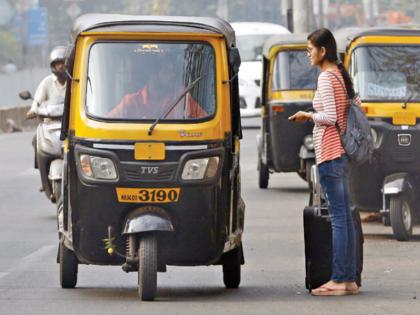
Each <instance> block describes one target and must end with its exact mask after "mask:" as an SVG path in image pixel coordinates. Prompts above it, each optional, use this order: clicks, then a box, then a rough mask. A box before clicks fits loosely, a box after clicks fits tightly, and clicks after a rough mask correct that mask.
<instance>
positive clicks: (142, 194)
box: [116, 187, 181, 203]
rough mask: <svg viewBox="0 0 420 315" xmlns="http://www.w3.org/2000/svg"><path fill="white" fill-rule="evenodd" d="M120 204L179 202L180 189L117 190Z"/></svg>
mask: <svg viewBox="0 0 420 315" xmlns="http://www.w3.org/2000/svg"><path fill="white" fill-rule="evenodd" d="M116 190H117V196H118V202H129V203H170V202H178V198H179V193H180V191H181V189H180V188H119V187H117V188H116Z"/></svg>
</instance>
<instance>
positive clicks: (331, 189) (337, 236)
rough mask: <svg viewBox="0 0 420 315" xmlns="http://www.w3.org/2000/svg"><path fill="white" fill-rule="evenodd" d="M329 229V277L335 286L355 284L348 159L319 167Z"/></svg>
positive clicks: (344, 158) (353, 233)
mask: <svg viewBox="0 0 420 315" xmlns="http://www.w3.org/2000/svg"><path fill="white" fill-rule="evenodd" d="M318 170H319V179H320V184H321V187H322V190H323V192H324V195H325V198H326V199H327V203H328V212H329V214H330V217H331V226H332V250H333V252H332V257H333V261H332V275H331V280H334V281H336V282H344V281H345V282H352V281H355V280H356V234H355V228H354V222H353V216H352V212H351V200H350V193H349V183H348V174H349V161H348V158H347V156H345V155H343V156H342V157H341V158H338V159H335V160H331V161H326V162H323V163H321V164H319V165H318Z"/></svg>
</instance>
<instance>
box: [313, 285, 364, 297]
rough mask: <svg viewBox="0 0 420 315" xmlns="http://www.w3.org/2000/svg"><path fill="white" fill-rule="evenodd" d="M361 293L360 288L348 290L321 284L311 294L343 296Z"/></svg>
mask: <svg viewBox="0 0 420 315" xmlns="http://www.w3.org/2000/svg"><path fill="white" fill-rule="evenodd" d="M357 293H359V290H357V291H356V290H350V291H349V290H346V289H332V288H329V287H327V286H320V287H319V288H316V289H314V290H312V291H311V294H312V295H314V296H343V295H353V294H357Z"/></svg>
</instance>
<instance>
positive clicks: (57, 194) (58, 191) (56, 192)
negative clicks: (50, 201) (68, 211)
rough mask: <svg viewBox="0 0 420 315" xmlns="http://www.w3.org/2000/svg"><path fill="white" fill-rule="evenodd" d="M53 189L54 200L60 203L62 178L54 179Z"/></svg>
mask: <svg viewBox="0 0 420 315" xmlns="http://www.w3.org/2000/svg"><path fill="white" fill-rule="evenodd" d="M52 191H53V194H54V200H55V202H56V204H58V201H59V200H60V197H61V179H60V180H54V181H52Z"/></svg>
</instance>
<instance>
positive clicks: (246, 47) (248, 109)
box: [231, 22, 290, 117]
mask: <svg viewBox="0 0 420 315" xmlns="http://www.w3.org/2000/svg"><path fill="white" fill-rule="evenodd" d="M231 25H232V27H233V29H234V30H235V33H236V42H237V46H238V48H239V52H240V54H241V60H242V63H241V68H240V70H239V95H240V106H241V117H256V116H259V115H260V112H261V103H260V102H261V100H260V95H261V87H260V86H261V73H262V67H261V65H262V63H261V60H262V46H263V44H264V42H265V40H266V39H267V38H269V37H271V36H272V35H280V34H290V32H289V30H288V29H287V28H285V27H283V26H281V25H278V24H273V23H263V22H235V23H232V24H231Z"/></svg>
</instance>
